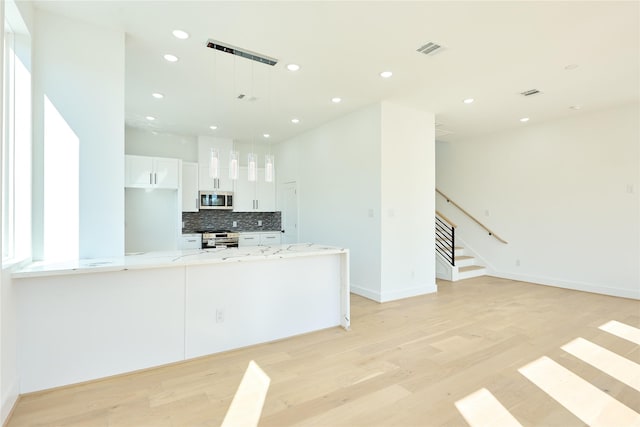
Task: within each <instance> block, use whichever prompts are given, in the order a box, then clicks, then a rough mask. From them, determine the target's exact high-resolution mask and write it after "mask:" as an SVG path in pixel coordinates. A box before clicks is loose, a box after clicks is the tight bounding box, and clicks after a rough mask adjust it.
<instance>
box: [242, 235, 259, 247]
mask: <svg viewBox="0 0 640 427" xmlns="http://www.w3.org/2000/svg"><path fill="white" fill-rule="evenodd" d="M259 244H260V235H259V234H258V233H240V236H239V237H238V247H240V248H242V247H244V246H258V245H259Z"/></svg>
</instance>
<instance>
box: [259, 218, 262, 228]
mask: <svg viewBox="0 0 640 427" xmlns="http://www.w3.org/2000/svg"><path fill="white" fill-rule="evenodd" d="M258 227H262V220H261V219H259V220H258Z"/></svg>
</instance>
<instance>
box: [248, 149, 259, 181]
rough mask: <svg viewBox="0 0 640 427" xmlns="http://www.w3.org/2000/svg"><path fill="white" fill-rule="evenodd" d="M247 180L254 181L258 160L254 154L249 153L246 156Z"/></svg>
mask: <svg viewBox="0 0 640 427" xmlns="http://www.w3.org/2000/svg"><path fill="white" fill-rule="evenodd" d="M247 174H248V175H247V179H248V180H249V181H255V180H256V177H257V175H258V159H257V158H256V155H255V154H254V153H249V155H248V156H247Z"/></svg>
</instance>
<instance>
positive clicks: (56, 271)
mask: <svg viewBox="0 0 640 427" xmlns="http://www.w3.org/2000/svg"><path fill="white" fill-rule="evenodd" d="M348 252H349V250H348V249H344V248H338V247H335V246H327V245H318V244H313V243H296V244H288V245H273V246H249V247H245V248H216V249H190V250H181V251H180V250H178V251H168V252H140V253H135V254H127V255H125V256H122V257H113V258H93V259H79V260H72V261H63V262H46V261H39V262H33V263H31V264H27V265H26V266H25V267H23V268H20V269H18V270H16V271H15V272H14V273H13V274H12V275H11V277H12V278H14V279H19V278H29V277H45V276H56V275H65V274H81V273H98V272H109V271H124V270H134V269H138V270H139V269H148V268H166V267H179V266H186V265H198V264H216V263H227V262H243V261H245V262H246V261H256V260H265V259H282V258H294V257H301V256H315V255H331V254H342V253H348Z"/></svg>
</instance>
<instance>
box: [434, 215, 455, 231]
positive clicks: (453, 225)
mask: <svg viewBox="0 0 640 427" xmlns="http://www.w3.org/2000/svg"><path fill="white" fill-rule="evenodd" d="M436 215H438V216H439V217H440V218H442V219H444V220H445V221H446V223H447V224H449V225H450V226H452V227H453V228H458V226H457V225H456V223H455V222H453V221H451V220H450V219H449V218H447V217H446V216H444V215H442V214H441V213H440V212H438V211H436Z"/></svg>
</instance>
